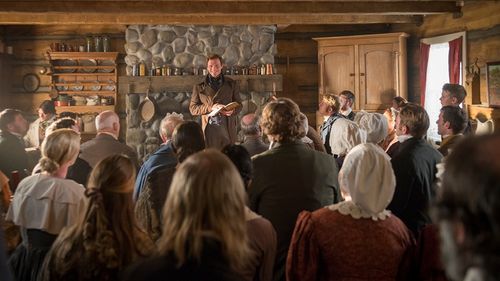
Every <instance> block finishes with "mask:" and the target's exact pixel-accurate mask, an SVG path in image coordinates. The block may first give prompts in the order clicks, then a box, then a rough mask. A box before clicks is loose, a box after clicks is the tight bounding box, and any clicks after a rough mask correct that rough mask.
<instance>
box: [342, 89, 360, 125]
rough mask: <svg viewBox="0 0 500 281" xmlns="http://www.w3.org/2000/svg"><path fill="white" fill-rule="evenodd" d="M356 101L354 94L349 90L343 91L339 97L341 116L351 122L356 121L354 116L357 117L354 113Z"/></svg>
mask: <svg viewBox="0 0 500 281" xmlns="http://www.w3.org/2000/svg"><path fill="white" fill-rule="evenodd" d="M354 99H355V97H354V94H353V93H352V92H351V91H349V90H345V91H342V92H341V93H340V95H339V102H340V114H342V115H343V116H344V117H345V118H347V119H349V120H351V121H354V116H355V115H356V113H354V111H352V105H353V104H354Z"/></svg>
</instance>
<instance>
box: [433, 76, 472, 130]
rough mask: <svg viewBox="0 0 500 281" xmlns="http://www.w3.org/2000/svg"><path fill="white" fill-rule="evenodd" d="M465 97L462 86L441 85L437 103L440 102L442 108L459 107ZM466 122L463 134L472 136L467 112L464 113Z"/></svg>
mask: <svg viewBox="0 0 500 281" xmlns="http://www.w3.org/2000/svg"><path fill="white" fill-rule="evenodd" d="M466 96H467V91H465V88H464V86H462V85H459V84H450V83H446V84H444V85H443V90H442V92H441V97H440V98H439V101H440V102H441V105H442V106H447V105H450V106H456V107H460V104H462V103H463V102H464V100H465V97H466ZM464 112H465V111H464ZM466 120H467V124H466V126H465V129H464V134H465V135H471V134H473V132H472V125H471V123H470V121H469V117H468V116H467V112H466Z"/></svg>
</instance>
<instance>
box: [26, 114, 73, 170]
mask: <svg viewBox="0 0 500 281" xmlns="http://www.w3.org/2000/svg"><path fill="white" fill-rule="evenodd" d="M58 129H72V130H73V131H75V132H77V133H79V132H80V129H79V128H78V126H77V123H76V120H75V119H72V118H69V117H64V118H60V119H56V120H55V121H54V122H53V123H52V124H50V126H48V127H47V129H46V130H45V135H46V136H48V135H50V134H51V133H52V132H53V131H55V130H58ZM78 159H79V158H78V157H77V158H76V160H75V162H78ZM41 171H42V169H41V168H40V163H38V164H36V166H35V167H34V168H33V172H32V173H31V174H32V175H34V174H38V173H40V172H41ZM66 178H68V177H67V174H66Z"/></svg>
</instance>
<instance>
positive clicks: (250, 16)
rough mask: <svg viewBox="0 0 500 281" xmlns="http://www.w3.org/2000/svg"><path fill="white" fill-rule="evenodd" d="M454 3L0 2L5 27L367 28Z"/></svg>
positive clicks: (456, 6) (456, 4)
mask: <svg viewBox="0 0 500 281" xmlns="http://www.w3.org/2000/svg"><path fill="white" fill-rule="evenodd" d="M462 3H463V1H450V0H437V1H436V0H433V1H430V0H406V1H403V0H377V1H375V0H362V1H353V0H348V1H335V0H333V1H316V0H247V1H242V0H233V1H229V0H184V1H175V0H150V1H136V0H104V1H85V0H80V1H73V0H64V1H61V0H59V1H0V24H61V23H64V24H367V23H421V22H422V16H424V15H430V14H440V13H453V14H457V15H459V14H460V12H461V6H462Z"/></svg>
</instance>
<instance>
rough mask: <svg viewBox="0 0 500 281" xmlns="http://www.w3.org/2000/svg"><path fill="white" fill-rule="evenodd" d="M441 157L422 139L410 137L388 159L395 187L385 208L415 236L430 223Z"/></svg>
mask: <svg viewBox="0 0 500 281" xmlns="http://www.w3.org/2000/svg"><path fill="white" fill-rule="evenodd" d="M441 158H443V156H442V155H441V153H439V152H438V151H437V150H436V149H434V148H433V147H432V146H431V145H429V144H428V143H427V142H426V141H425V140H423V139H418V138H411V139H408V140H406V141H405V142H403V143H401V144H400V147H399V152H398V153H397V154H396V155H395V156H394V158H392V159H391V164H392V168H393V170H394V175H395V176H396V190H395V191H394V196H393V198H392V201H391V203H390V204H389V206H388V207H387V209H389V210H391V211H392V212H393V213H394V214H395V215H396V216H398V217H399V218H400V219H401V220H402V221H403V222H404V223H405V224H406V226H407V227H408V228H409V229H410V230H411V231H412V232H413V234H414V235H415V237H418V231H419V230H420V229H421V228H422V227H423V226H424V225H426V224H428V223H430V222H431V219H430V217H429V214H428V210H427V209H428V207H429V204H430V202H431V200H432V199H433V198H434V195H435V187H434V183H435V180H436V173H437V167H436V164H438V163H440V162H441Z"/></svg>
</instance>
